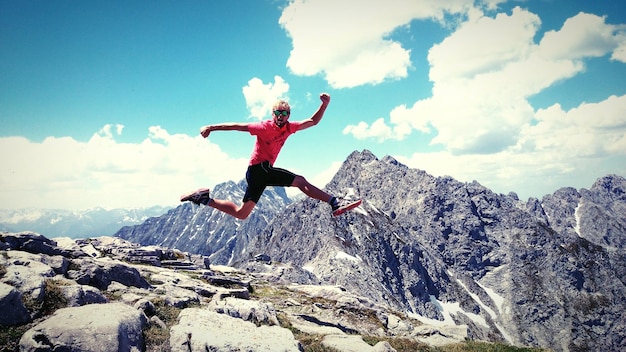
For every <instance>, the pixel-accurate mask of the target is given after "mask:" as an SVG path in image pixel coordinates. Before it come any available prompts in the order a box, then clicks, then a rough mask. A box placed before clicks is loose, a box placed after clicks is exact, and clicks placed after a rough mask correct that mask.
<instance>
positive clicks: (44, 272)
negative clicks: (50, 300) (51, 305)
mask: <svg viewBox="0 0 626 352" xmlns="http://www.w3.org/2000/svg"><path fill="white" fill-rule="evenodd" d="M0 264H2V265H4V266H5V270H6V273H5V274H4V276H2V278H0V282H4V283H5V284H9V285H11V286H13V287H14V288H16V289H17V290H18V291H20V292H21V293H22V294H26V295H30V296H31V297H32V298H33V299H35V300H37V301H41V300H42V299H43V295H44V289H45V287H46V280H47V279H49V278H52V277H54V276H55V273H54V270H52V268H50V267H49V266H48V265H46V264H44V263H42V262H41V256H40V255H36V254H31V253H26V252H22V251H15V250H12V251H7V252H6V257H5V258H2V259H0Z"/></svg>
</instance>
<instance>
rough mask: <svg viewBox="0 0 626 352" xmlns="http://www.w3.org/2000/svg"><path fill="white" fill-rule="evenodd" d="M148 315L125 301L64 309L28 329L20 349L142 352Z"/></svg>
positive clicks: (26, 350) (23, 351)
mask: <svg viewBox="0 0 626 352" xmlns="http://www.w3.org/2000/svg"><path fill="white" fill-rule="evenodd" d="M146 324H147V318H146V316H145V315H144V314H143V313H142V312H140V311H138V310H136V309H134V308H132V307H130V306H127V305H125V304H121V303H110V304H92V305H88V306H82V307H73V308H62V309H59V310H58V311H56V313H54V315H52V316H51V317H50V318H48V319H46V320H45V321H43V322H42V323H39V324H37V325H35V326H34V327H33V328H31V329H30V330H28V331H27V332H26V333H25V334H24V335H23V336H22V339H21V340H20V351H22V352H28V351H52V350H55V351H76V352H78V351H83V352H110V351H132V350H136V351H139V350H141V349H142V348H143V344H144V340H143V335H142V329H143V328H144V327H145V325H146Z"/></svg>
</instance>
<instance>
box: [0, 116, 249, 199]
mask: <svg viewBox="0 0 626 352" xmlns="http://www.w3.org/2000/svg"><path fill="white" fill-rule="evenodd" d="M122 129H123V126H121V125H117V126H112V125H106V126H104V127H103V129H102V130H100V131H99V132H97V133H95V134H94V135H93V136H92V138H91V139H90V140H89V141H87V142H79V141H76V140H74V139H73V138H70V137H62V138H55V137H49V138H46V139H45V140H44V141H42V142H40V143H39V142H32V141H29V140H27V139H25V138H22V137H4V138H0V149H2V150H15V151H16V152H15V153H3V154H2V156H0V163H1V164H2V165H3V171H2V173H0V184H2V189H1V190H0V203H1V206H2V207H6V208H22V207H37V208H62V209H85V208H92V207H95V206H103V207H106V208H129V207H141V206H152V205H156V204H160V205H175V204H178V197H179V196H180V194H182V193H184V192H187V191H189V190H193V189H195V188H198V187H202V186H204V187H206V186H209V187H213V186H214V185H215V184H216V183H218V182H223V181H226V180H239V179H242V178H243V174H242V170H245V167H246V165H247V160H246V159H233V158H231V157H230V156H229V155H227V154H226V153H224V152H223V151H221V149H220V148H219V147H218V146H217V145H215V144H213V143H211V142H210V141H208V140H205V139H203V138H202V137H200V136H197V137H190V136H187V135H183V134H174V135H172V134H169V133H168V132H167V131H166V130H165V129H163V128H161V127H159V126H153V127H150V129H149V136H148V137H147V138H146V139H144V140H143V141H142V142H141V143H122V142H119V141H117V140H116V139H115V137H114V134H113V131H115V134H116V135H120V134H121V133H122ZM26 194H31V195H32V194H36V199H33V198H32V196H29V197H28V198H27V197H25V196H24V195H26Z"/></svg>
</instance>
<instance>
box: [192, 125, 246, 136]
mask: <svg viewBox="0 0 626 352" xmlns="http://www.w3.org/2000/svg"><path fill="white" fill-rule="evenodd" d="M213 131H241V132H248V124H247V123H237V122H228V123H220V124H217V125H206V126H202V127H200V134H201V135H202V137H204V138H206V137H208V136H209V134H210V133H211V132H213Z"/></svg>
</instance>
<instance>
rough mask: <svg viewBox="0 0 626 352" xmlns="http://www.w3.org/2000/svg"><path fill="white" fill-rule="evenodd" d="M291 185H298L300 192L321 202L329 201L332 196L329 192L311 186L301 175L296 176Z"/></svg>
mask: <svg viewBox="0 0 626 352" xmlns="http://www.w3.org/2000/svg"><path fill="white" fill-rule="evenodd" d="M291 185H292V186H293V187H298V188H299V189H300V190H301V191H302V193H304V194H306V195H307V196H309V197H311V198H314V199H317V200H321V201H323V202H329V201H330V198H332V196H331V195H330V194H328V193H326V192H324V191H322V190H321V189H319V188H317V187H315V186H313V185H312V184H310V183H309V181H307V180H306V179H305V178H304V177H302V176H296V178H295V179H294V180H293V183H292V184H291Z"/></svg>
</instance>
